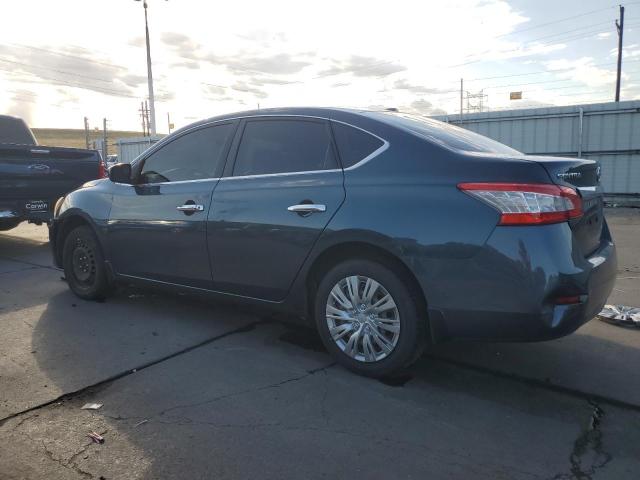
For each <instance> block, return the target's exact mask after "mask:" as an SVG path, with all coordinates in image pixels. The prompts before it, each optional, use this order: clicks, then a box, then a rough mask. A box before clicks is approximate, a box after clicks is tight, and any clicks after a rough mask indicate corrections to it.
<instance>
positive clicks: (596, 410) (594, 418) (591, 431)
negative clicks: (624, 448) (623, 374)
mask: <svg viewBox="0 0 640 480" xmlns="http://www.w3.org/2000/svg"><path fill="white" fill-rule="evenodd" d="M589 405H591V407H592V408H593V410H592V412H591V416H590V417H589V424H588V425H587V428H586V429H584V430H583V431H582V432H581V433H580V435H579V436H578V438H576V440H575V441H574V442H573V450H572V451H571V454H570V455H569V462H570V464H571V469H570V471H571V473H559V474H557V475H555V476H554V477H553V478H552V480H569V479H578V480H591V479H592V478H593V475H595V473H596V471H597V470H599V469H601V468H604V467H605V466H606V465H607V464H608V463H609V462H610V461H611V460H612V459H613V455H611V454H610V453H608V452H605V451H604V448H603V447H602V437H603V434H602V430H601V429H600V423H601V421H602V418H603V417H604V410H602V408H600V406H599V405H598V404H597V403H595V402H592V401H590V402H589ZM589 453H592V454H593V458H592V459H591V463H590V464H589V465H588V466H586V465H583V459H584V458H585V456H586V455H587V454H589ZM587 460H588V459H587ZM585 463H586V462H585Z"/></svg>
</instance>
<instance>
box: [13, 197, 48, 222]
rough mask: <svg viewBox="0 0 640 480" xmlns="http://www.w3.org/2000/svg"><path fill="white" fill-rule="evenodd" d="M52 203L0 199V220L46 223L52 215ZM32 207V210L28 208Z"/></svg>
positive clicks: (46, 201)
mask: <svg viewBox="0 0 640 480" xmlns="http://www.w3.org/2000/svg"><path fill="white" fill-rule="evenodd" d="M53 203H55V201H51V200H49V199H45V200H37V201H30V200H0V221H3V220H4V221H18V222H23V221H32V222H38V223H47V222H49V221H50V220H51V218H52V217H53ZM28 208H32V210H31V211H30V210H28Z"/></svg>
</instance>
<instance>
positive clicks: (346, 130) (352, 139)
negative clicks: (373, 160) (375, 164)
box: [331, 122, 384, 168]
mask: <svg viewBox="0 0 640 480" xmlns="http://www.w3.org/2000/svg"><path fill="white" fill-rule="evenodd" d="M331 128H332V129H333V136H334V137H335V139H336V145H337V146H338V152H339V153H340V160H341V161H342V167H343V168H349V167H352V166H353V165H355V164H356V163H358V162H360V161H361V160H364V159H365V158H367V157H368V156H369V155H371V154H372V153H373V152H375V151H376V150H378V149H379V148H380V147H382V146H383V145H384V142H383V141H382V140H380V139H379V138H378V137H374V136H373V135H371V134H370V133H367V132H365V131H364V130H360V129H359V128H355V127H351V126H349V125H345V124H344V123H338V122H331Z"/></svg>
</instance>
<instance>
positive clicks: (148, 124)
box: [144, 100, 155, 137]
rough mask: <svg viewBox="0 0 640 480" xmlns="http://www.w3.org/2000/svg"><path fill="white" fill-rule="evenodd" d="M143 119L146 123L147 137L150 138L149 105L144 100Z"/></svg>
mask: <svg viewBox="0 0 640 480" xmlns="http://www.w3.org/2000/svg"><path fill="white" fill-rule="evenodd" d="M144 118H145V121H146V122H147V137H150V136H151V124H150V123H149V104H148V102H147V101H146V100H145V101H144ZM154 135H155V134H154Z"/></svg>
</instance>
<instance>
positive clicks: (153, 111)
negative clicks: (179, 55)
mask: <svg viewBox="0 0 640 480" xmlns="http://www.w3.org/2000/svg"><path fill="white" fill-rule="evenodd" d="M136 1H137V2H139V1H140V0H136ZM142 5H143V6H144V31H145V37H146V39H147V83H148V85H149V106H150V110H151V123H150V124H149V127H150V133H151V135H155V134H156V107H155V99H154V96H153V73H152V72H151V45H150V43H149V21H148V18H147V8H148V5H147V0H143V1H142Z"/></svg>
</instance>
